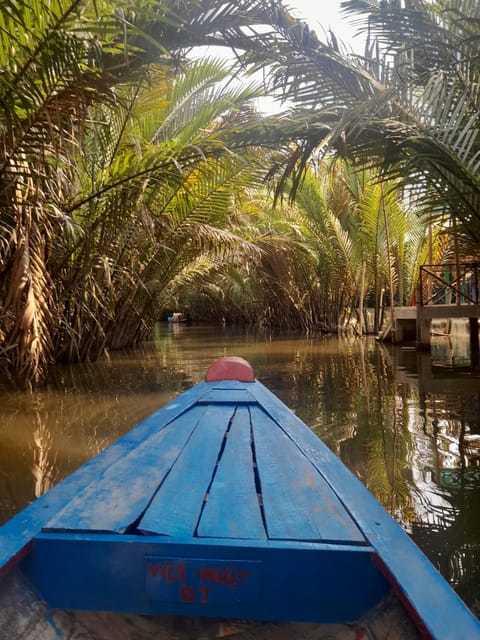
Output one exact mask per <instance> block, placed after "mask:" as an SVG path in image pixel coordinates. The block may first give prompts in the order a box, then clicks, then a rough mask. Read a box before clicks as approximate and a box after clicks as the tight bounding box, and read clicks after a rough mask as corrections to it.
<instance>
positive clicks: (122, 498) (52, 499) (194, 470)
mask: <svg viewBox="0 0 480 640" xmlns="http://www.w3.org/2000/svg"><path fill="white" fill-rule="evenodd" d="M0 572H1V576H2V578H0V581H1V580H3V581H4V584H7V581H8V578H9V575H11V574H12V572H20V574H21V576H22V579H25V580H26V581H28V584H29V585H33V587H34V589H35V592H36V593H38V594H40V596H39V597H40V598H41V599H42V601H44V602H45V603H46V604H47V605H48V607H49V609H51V610H75V611H105V612H121V613H122V614H141V615H149V616H155V615H175V616H192V617H202V618H203V617H205V618H222V619H225V618H226V619H236V620H239V619H242V620H245V619H251V620H274V621H299V622H302V621H303V622H308V623H318V624H342V623H350V622H352V621H355V620H359V619H362V617H365V616H366V615H368V612H369V611H372V610H374V609H375V607H378V606H379V603H382V602H384V601H385V600H386V599H388V598H392V594H394V597H395V598H396V599H397V601H398V602H401V605H402V611H404V612H405V616H407V615H408V617H409V620H412V621H413V622H414V623H415V629H416V632H415V633H417V634H418V637H424V638H433V639H435V640H447V639H452V640H453V639H455V640H458V639H460V638H462V639H463V638H465V639H470V640H474V639H475V638H480V624H479V621H478V620H477V619H476V618H475V617H474V616H473V615H472V613H471V612H470V611H469V609H468V608H467V606H466V605H465V604H464V603H463V602H462V600H461V599H460V598H459V597H458V596H457V595H456V594H455V592H454V591H453V590H452V588H451V587H450V586H449V585H448V584H447V582H446V581H445V580H444V579H443V578H442V577H441V576H440V574H439V573H438V572H437V571H436V570H435V568H434V567H433V566H432V565H431V564H430V562H429V561H428V560H427V559H426V557H425V556H424V555H423V553H422V552H421V551H420V550H419V549H418V547H417V546H416V545H415V544H414V543H413V542H412V540H411V539H410V538H409V536H408V535H407V534H406V533H405V532H404V531H403V530H402V529H401V528H400V527H399V526H398V525H397V524H396V523H395V521H394V520H393V519H392V518H391V517H390V516H389V515H388V514H387V513H386V511H385V510H384V509H383V507H382V506H381V505H380V504H379V503H378V502H377V500H376V499H375V498H374V497H373V496H372V495H371V494H370V493H369V492H368V490H367V489H366V488H365V487H364V486H363V485H362V483H361V482H359V481H358V480H357V479H356V478H355V477H354V476H353V474H351V473H350V471H349V470H348V469H347V468H346V467H345V466H344V465H343V463H342V462H341V461H340V460H339V459H338V458H337V457H336V456H335V455H333V454H332V452H331V451H330V450H329V449H328V448H327V447H326V446H325V445H324V444H323V443H322V442H321V441H320V440H319V439H318V437H317V436H316V435H315V434H314V433H313V432H312V431H311V430H310V429H309V428H308V427H307V426H306V425H305V424H304V423H303V422H302V421H301V420H300V419H299V418H298V417H296V416H295V414H294V413H293V412H292V411H290V409H288V408H287V407H286V406H285V405H284V404H283V403H282V402H281V401H280V400H279V399H278V398H277V397H276V396H274V395H273V394H272V393H271V392H270V391H269V390H268V389H267V388H265V387H264V386H263V385H262V384H261V383H260V382H259V381H257V380H255V379H254V375H253V371H252V369H251V367H250V365H249V364H248V363H247V362H246V361H244V360H243V359H241V358H235V357H233V358H232V357H230V358H221V359H219V360H217V361H215V362H214V363H213V364H212V365H211V367H210V368H209V370H208V372H207V375H206V378H205V381H204V382H201V383H199V384H198V385H196V386H194V387H193V388H191V389H190V390H188V391H186V392H185V393H183V394H182V395H180V396H179V397H178V398H177V399H175V400H173V401H172V402H170V403H169V404H168V405H166V406H164V407H163V408H161V409H160V410H159V411H157V412H156V413H154V414H153V415H152V416H151V417H149V418H148V419H147V420H145V421H144V422H142V423H141V424H140V425H138V426H137V427H136V428H134V429H133V430H132V431H131V432H129V433H127V434H126V435H125V436H123V437H122V438H121V439H120V440H118V441H117V442H116V443H115V444H113V445H112V446H110V447H109V448H107V449H106V450H105V451H104V452H103V453H101V454H100V455H98V456H97V457H96V458H94V459H93V460H91V461H90V462H88V463H87V464H85V465H84V466H83V467H81V468H80V469H79V470H77V471H76V472H75V473H73V474H72V475H71V476H69V477H68V478H66V479H65V480H63V481H62V482H61V483H60V484H59V485H58V486H56V487H55V488H53V489H52V490H51V491H50V492H48V493H47V494H45V495H43V496H42V497H41V498H39V499H38V500H36V501H35V502H34V503H33V504H31V505H30V506H29V507H27V508H26V509H25V510H24V511H22V512H21V513H19V514H18V515H17V516H16V517H14V518H13V519H12V520H11V521H10V522H8V523H7V524H6V525H4V526H3V527H2V528H0ZM1 608H2V598H1V582H0V614H1ZM0 623H1V615H0ZM125 637H126V636H125ZM390 637H392V636H390ZM400 637H401V636H400Z"/></svg>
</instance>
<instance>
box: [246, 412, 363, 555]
mask: <svg viewBox="0 0 480 640" xmlns="http://www.w3.org/2000/svg"><path fill="white" fill-rule="evenodd" d="M251 416H252V428H253V435H254V446H255V454H256V464H257V467H258V473H259V476H260V484H261V489H262V501H263V509H264V512H265V520H266V524H267V531H268V537H269V538H270V539H274V540H275V539H277V540H312V541H313V540H319V541H323V542H335V543H339V542H345V543H349V544H352V543H353V544H367V541H366V539H365V536H363V534H362V532H361V531H360V529H359V528H358V526H357V525H356V524H355V522H354V521H353V520H352V518H351V517H350V515H349V513H348V512H347V511H346V509H345V507H344V506H343V505H342V503H341V502H340V500H339V499H338V497H337V496H336V494H335V493H334V492H333V491H332V489H331V487H330V486H329V485H328V483H327V482H326V481H325V479H324V478H323V477H322V476H321V475H320V474H319V473H318V471H317V470H316V469H315V467H314V466H313V465H312V463H311V462H310V460H308V458H306V457H305V455H304V454H303V453H302V452H301V451H300V450H299V449H298V447H297V445H296V444H295V443H294V442H292V440H291V439H290V438H289V437H288V436H287V435H286V434H285V433H284V432H283V431H282V430H281V429H280V428H279V426H278V425H277V424H276V423H275V422H274V421H273V420H272V419H271V418H270V417H269V416H268V415H267V414H266V413H265V412H264V411H263V410H262V409H260V408H259V407H252V409H251ZM279 479H281V481H280V482H279Z"/></svg>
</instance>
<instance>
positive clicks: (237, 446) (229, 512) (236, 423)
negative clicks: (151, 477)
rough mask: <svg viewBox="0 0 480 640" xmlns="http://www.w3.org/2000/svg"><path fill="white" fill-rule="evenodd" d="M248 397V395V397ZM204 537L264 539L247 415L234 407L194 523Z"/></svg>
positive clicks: (244, 410)
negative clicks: (201, 505)
mask: <svg viewBox="0 0 480 640" xmlns="http://www.w3.org/2000/svg"><path fill="white" fill-rule="evenodd" d="M250 398H252V396H250ZM198 535H199V536H200V537H207V538H237V539H247V540H248V539H265V538H266V533H265V528H264V525H263V520H262V516H261V511H260V505H259V500H258V495H257V487H256V484H255V474H254V462H253V453H252V445H251V427H250V414H249V411H248V409H247V408H246V407H238V408H237V410H236V412H235V415H234V416H233V420H232V424H231V427H230V429H229V431H228V437H227V439H226V443H225V449H224V451H223V454H222V456H221V458H220V461H219V464H218V468H217V471H216V473H215V477H214V478H213V482H212V485H211V487H210V490H209V492H208V500H207V502H206V503H205V508H204V510H203V513H202V517H201V519H200V523H199V525H198Z"/></svg>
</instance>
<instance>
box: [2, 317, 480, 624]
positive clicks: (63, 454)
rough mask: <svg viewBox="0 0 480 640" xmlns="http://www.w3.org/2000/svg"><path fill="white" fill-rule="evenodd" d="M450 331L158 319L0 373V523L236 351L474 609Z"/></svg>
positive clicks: (479, 511) (459, 367)
mask: <svg viewBox="0 0 480 640" xmlns="http://www.w3.org/2000/svg"><path fill="white" fill-rule="evenodd" d="M457 338H458V340H460V342H459V343H458V344H457V343H455V344H454V345H452V344H451V343H450V344H449V343H445V338H442V337H438V338H433V341H432V357H430V355H429V354H418V353H417V352H416V351H415V350H412V349H406V348H404V349H402V348H400V347H395V348H394V347H393V346H389V347H386V346H385V345H382V344H379V343H377V342H375V340H373V339H362V340H359V339H353V338H351V339H350V338H344V339H340V338H336V337H325V336H312V337H309V338H305V337H300V336H298V335H294V334H291V335H290V334H289V335H285V334H283V335H274V334H270V333H269V332H267V331H260V330H235V329H224V328H220V327H193V326H186V325H183V324H178V325H174V326H172V325H166V324H164V325H159V327H158V332H157V335H156V339H155V341H154V342H152V343H151V344H147V345H145V346H144V347H143V348H142V349H139V350H136V351H129V352H119V353H112V354H110V357H108V358H105V359H103V360H102V361H99V362H97V363H93V364H85V365H75V366H70V367H65V366H60V365H59V366H57V367H55V370H54V371H53V372H52V374H51V377H50V379H49V381H48V384H47V386H46V387H45V388H42V389H40V390H37V391H35V392H32V393H26V392H24V391H19V390H17V389H14V388H12V387H10V388H8V387H7V386H6V385H4V386H3V387H0V523H1V522H4V521H6V520H8V519H9V518H10V517H12V516H13V515H14V514H15V513H16V512H17V511H18V510H20V509H21V508H22V507H24V506H25V505H27V504H28V503H29V502H30V501H32V500H33V499H34V498H35V497H36V496H38V495H41V494H42V493H43V492H44V491H46V490H48V489H49V488H50V487H51V486H52V485H54V484H55V483H57V482H58V481H59V480H60V479H61V478H62V477H64V476H65V475H67V474H68V473H70V472H72V471H73V470H74V469H76V468H77V467H79V466H80V465H81V464H82V463H83V462H85V461H86V460H88V459H90V458H91V457H92V456H94V455H96V454H97V453H98V452H100V451H101V450H102V449H104V448H105V447H106V446H107V445H108V444H110V443H111V442H113V441H114V440H115V439H117V438H118V437H119V436H121V435H122V434H123V433H125V432H126V431H128V430H129V429H130V428H132V427H133V426H134V425H135V424H137V423H138V422H139V421H141V420H142V419H143V418H145V417H146V416H148V415H149V414H151V413H152V412H153V411H154V410H156V409H157V408H158V407H160V406H161V405H163V404H165V403H166V402H167V401H168V400H170V399H171V398H173V397H174V396H176V395H178V393H180V392H182V391H183V390H185V389H187V388H189V387H191V386H192V385H193V384H195V383H197V382H199V381H200V380H201V379H202V378H203V376H204V374H205V371H206V369H207V368H208V366H209V364H210V363H211V361H212V360H213V359H215V358H216V357H220V356H223V355H240V356H242V357H244V358H246V359H247V360H249V361H250V362H251V364H252V365H253V367H254V371H255V375H256V377H257V378H258V379H259V380H260V381H261V382H263V383H264V384H265V385H266V386H268V387H269V388H270V389H271V390H272V391H273V392H274V393H276V394H277V395H278V396H279V397H280V398H281V399H282V400H283V401H284V402H285V403H286V404H287V405H288V406H290V408H292V409H293V410H294V411H295V412H296V413H297V414H298V415H299V416H300V417H301V418H302V419H303V420H304V421H305V422H306V423H307V424H309V425H310V426H311V428H312V429H313V430H314V431H315V432H316V433H317V434H318V435H319V436H320V437H321V438H322V439H323V440H324V441H325V442H326V444H327V445H328V446H329V447H330V448H331V449H332V450H333V451H334V452H335V453H336V454H337V455H339V456H340V457H341V458H342V460H343V461H344V462H345V464H346V465H347V466H348V467H349V468H350V469H351V470H352V471H353V472H354V473H355V474H356V475H357V476H358V477H359V478H360V479H361V480H362V481H363V482H364V483H365V484H366V485H367V487H368V488H369V489H370V490H371V491H372V492H373V493H374V495H375V496H376V497H377V498H378V499H379V500H380V501H381V502H382V504H383V505H384V506H385V507H386V509H387V510H388V511H389V512H390V513H391V514H392V515H393V516H394V517H395V518H396V519H397V520H398V521H399V522H400V523H401V524H402V526H403V527H404V528H405V529H406V530H407V531H408V532H409V533H410V535H412V537H413V538H414V539H415V541H416V542H417V543H418V544H419V546H420V547H421V548H422V549H423V550H424V551H425V553H426V554H427V555H428V557H429V558H430V559H431V560H432V562H433V563H434V564H435V565H436V566H437V567H438V568H439V570H440V571H441V572H442V573H443V575H445V576H446V577H447V579H448V580H449V581H450V582H451V584H452V585H453V586H454V588H455V589H456V590H457V591H458V592H459V594H460V595H461V597H462V598H463V599H464V600H465V601H466V602H467V604H469V606H471V607H472V608H473V609H474V610H475V611H476V612H477V613H478V612H479V603H478V601H477V593H478V591H479V586H480V571H479V569H480V566H479V565H480V552H479V550H480V466H479V460H480V410H479V391H480V374H479V372H478V371H475V370H471V369H469V368H468V367H467V366H466V362H467V360H468V358H467V359H466V357H464V355H465V354H464V353H463V351H462V350H463V349H464V345H463V344H461V339H462V338H461V336H460V337H457ZM442 340H443V343H442V342H441V341H442ZM467 347H468V340H467ZM455 349H456V351H455ZM459 354H463V355H459ZM432 363H433V364H432Z"/></svg>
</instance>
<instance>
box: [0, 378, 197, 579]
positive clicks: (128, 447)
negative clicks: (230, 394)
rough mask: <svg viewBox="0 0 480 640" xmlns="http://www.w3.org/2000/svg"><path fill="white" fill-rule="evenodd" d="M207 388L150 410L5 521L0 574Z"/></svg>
mask: <svg viewBox="0 0 480 640" xmlns="http://www.w3.org/2000/svg"><path fill="white" fill-rule="evenodd" d="M206 391H207V388H206V386H205V385H204V384H200V385H196V386H195V387H192V388H191V389H189V390H188V391H186V392H185V393H183V394H182V395H181V396H180V397H179V398H177V399H175V400H174V401H172V402H170V403H169V404H168V405H166V406H165V407H162V408H161V409H159V411H156V412H155V413H153V414H152V415H151V416H150V417H149V418H147V419H146V420H144V421H143V422H141V423H140V424H139V425H138V426H137V427H136V428H134V429H132V430H131V431H129V432H128V433H127V434H126V435H124V436H123V437H122V438H120V439H119V440H118V441H117V442H115V443H114V444H112V445H111V446H109V447H107V448H106V449H105V450H104V451H103V452H101V453H100V454H99V455H98V456H96V457H95V458H92V459H91V460H90V461H88V462H87V463H86V464H84V465H83V466H82V467H80V468H79V469H78V470H77V471H76V472H75V473H73V474H72V475H70V476H68V477H67V478H65V479H64V480H63V481H62V482H60V483H59V484H58V485H56V486H55V487H53V488H52V489H51V490H50V491H49V492H48V493H46V494H44V495H43V496H41V497H40V498H38V499H37V500H35V502H34V503H32V504H31V505H30V506H29V507H27V508H26V509H24V510H23V511H21V512H20V513H19V514H18V515H16V516H15V517H14V518H12V519H11V520H9V522H7V523H6V524H4V525H3V526H2V529H1V540H2V544H1V545H0V576H1V575H2V573H6V572H7V571H8V570H9V568H10V567H11V566H12V565H14V564H15V563H16V562H17V561H18V560H19V559H21V558H22V557H23V555H24V554H25V553H27V552H28V550H29V545H30V543H31V541H32V539H33V537H34V536H35V535H36V534H37V533H38V532H39V531H40V530H41V528H42V527H43V526H44V525H45V524H46V523H47V522H48V521H49V520H51V519H52V518H53V516H54V515H55V514H56V513H57V512H58V510H59V509H63V508H64V506H65V505H66V504H67V503H68V502H69V501H70V500H72V499H73V498H74V497H75V496H76V495H77V493H78V492H79V491H82V490H84V489H85V487H86V486H88V485H90V484H91V483H95V482H96V478H97V477H98V475H100V474H102V473H104V471H105V469H107V468H108V467H109V466H111V465H112V464H114V463H115V462H116V461H117V460H119V459H121V458H123V457H124V456H126V455H128V453H129V452H130V451H132V450H133V449H134V448H135V447H137V446H138V445H139V444H141V443H142V442H143V440H145V438H148V437H149V436H150V435H151V434H152V433H153V432H154V431H155V430H157V429H158V428H159V425H161V426H164V425H166V424H168V423H169V422H170V421H171V420H173V419H175V418H176V417H177V416H179V415H181V414H182V413H184V412H185V411H186V410H187V409H188V408H189V407H190V406H192V405H193V404H195V402H196V401H197V400H198V398H199V397H201V396H202V395H203V394H204V393H205V392H206Z"/></svg>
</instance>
